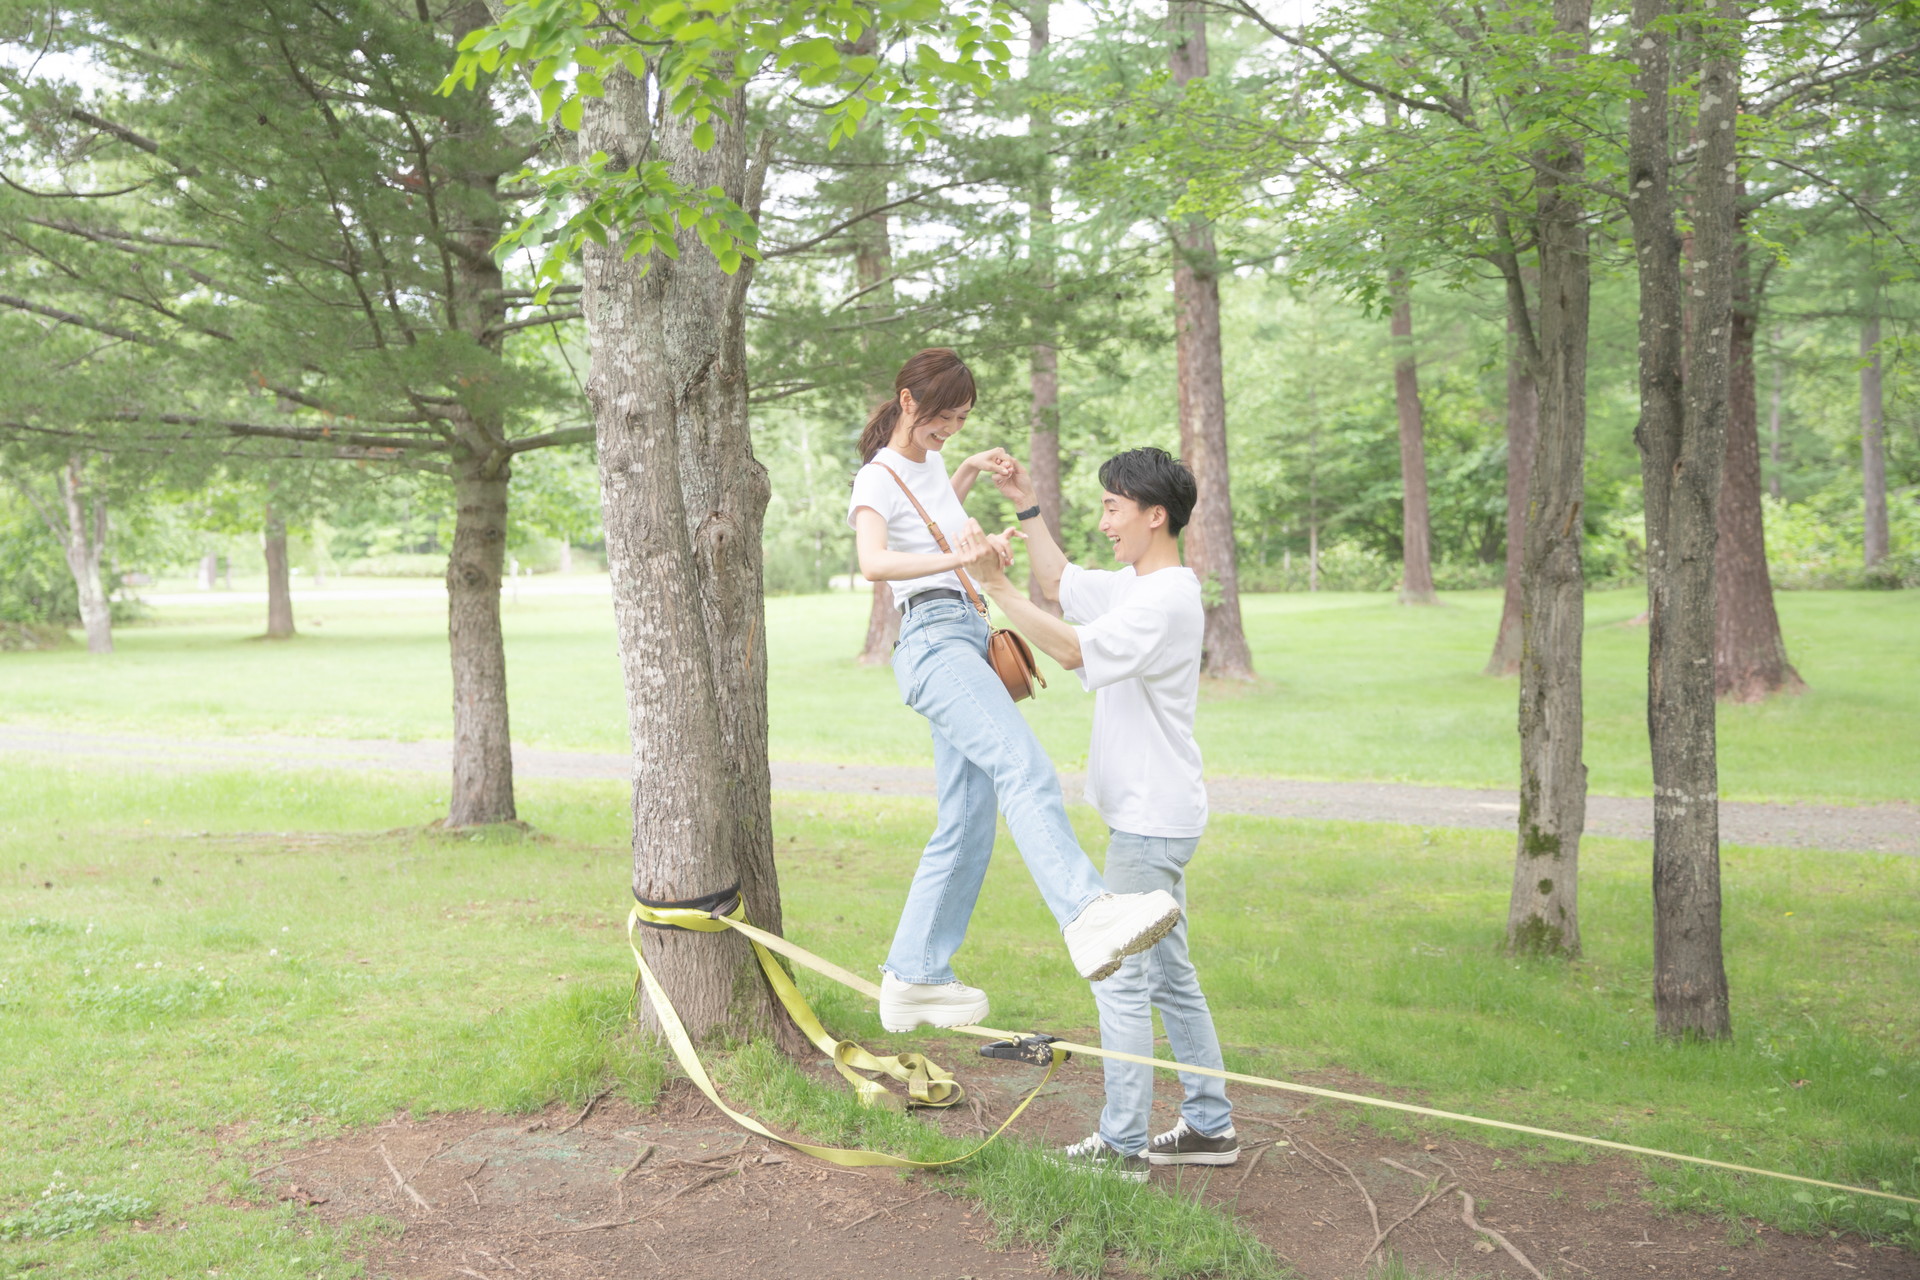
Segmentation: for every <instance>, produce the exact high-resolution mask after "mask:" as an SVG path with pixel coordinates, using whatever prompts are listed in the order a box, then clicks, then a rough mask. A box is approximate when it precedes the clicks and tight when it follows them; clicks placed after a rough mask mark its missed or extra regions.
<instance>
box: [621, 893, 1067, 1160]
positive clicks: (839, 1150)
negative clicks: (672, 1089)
mask: <svg viewBox="0 0 1920 1280" xmlns="http://www.w3.org/2000/svg"><path fill="white" fill-rule="evenodd" d="M697 901H702V902H708V903H710V905H708V906H704V907H689V906H656V905H653V904H651V903H647V902H644V901H643V902H637V903H635V904H634V908H633V910H632V912H630V913H629V914H628V916H627V945H628V946H629V947H631V948H633V961H634V964H636V965H637V966H638V967H639V974H638V976H637V977H636V978H635V981H634V994H635V995H636V996H637V995H638V994H639V992H640V990H641V988H643V987H644V988H645V989H646V993H647V998H648V999H649V1000H651V1001H653V1011H654V1013H655V1014H656V1015H658V1017H659V1019H660V1030H661V1033H662V1034H663V1035H665V1036H666V1038H667V1043H668V1044H669V1045H671V1046H673V1056H674V1057H676V1058H678V1059H679V1060H680V1069H681V1070H683V1071H685V1072H686V1073H687V1076H688V1078H689V1079H691V1080H692V1081H693V1082H694V1084H695V1085H697V1086H699V1089H700V1092H702V1093H704V1094H706V1095H707V1100H708V1101H710V1102H712V1103H713V1105H714V1106H716V1107H718V1108H720V1110H721V1111H723V1112H725V1113H726V1114H727V1115H728V1116H729V1117H731V1118H732V1120H733V1122H734V1123H735V1124H737V1125H739V1126H740V1127H741V1128H743V1129H747V1130H749V1131H750V1132H753V1133H757V1134H759V1135H760V1136H761V1137H763V1138H771V1139H773V1140H774V1141H775V1142H778V1143H780V1144H782V1145H783V1146H789V1147H792V1148H793V1149H794V1150H796V1151H804V1152H805V1153H806V1154H808V1155H810V1156H817V1157H819V1158H820V1159H822V1160H826V1161H828V1162H830V1163H833V1164H838V1165H846V1166H849V1167H852V1166H874V1165H879V1166H883V1167H887V1168H898V1169H933V1168H938V1167H939V1166H941V1165H946V1164H958V1163H960V1162H961V1161H963V1160H970V1159H972V1158H973V1157H974V1156H976V1155H978V1154H980V1152H981V1151H982V1150H984V1149H985V1148H986V1146H987V1145H988V1143H991V1142H992V1141H993V1140H994V1139H995V1138H998V1137H999V1136H1000V1135H1001V1134H1002V1133H1004V1132H1005V1131H1006V1128H1007V1126H1008V1125H1010V1124H1012V1123H1013V1122H1014V1121H1015V1120H1017V1119H1019V1118H1020V1113H1021V1112H1023V1111H1025V1110H1026V1109H1027V1104H1028V1103H1030V1102H1032V1101H1033V1100H1034V1098H1035V1097H1036V1096H1038V1095H1039V1093H1040V1090H1041V1089H1043V1088H1045V1087H1046V1085H1047V1082H1048V1081H1050V1080H1052V1079H1053V1077H1054V1073H1055V1072H1057V1071H1058V1070H1059V1069H1060V1063H1062V1062H1064V1061H1065V1060H1066V1058H1067V1055H1066V1054H1049V1055H1048V1061H1047V1074H1046V1075H1045V1076H1043V1077H1042V1078H1041V1080H1040V1083H1039V1084H1037V1085H1035V1086H1034V1087H1033V1090H1032V1092H1030V1093H1028V1094H1027V1096H1026V1097H1025V1098H1023V1099H1021V1101H1020V1105H1019V1106H1017V1107H1015V1108H1014V1109H1013V1112H1012V1114H1010V1115H1009V1116H1008V1117H1007V1118H1006V1119H1005V1120H1004V1121H1002V1122H1001V1125H1000V1127H999V1128H998V1129H995V1130H994V1131H993V1132H992V1133H991V1134H989V1135H988V1137H987V1140H986V1141H985V1142H982V1143H981V1144H980V1145H979V1146H977V1147H975V1148H974V1149H973V1150H971V1151H969V1152H967V1153H966V1154H965V1155H960V1156H955V1157H953V1158H952V1159H951V1160H909V1159H907V1158H906V1157H905V1156H890V1155H887V1154H886V1153H884V1152H880V1151H852V1150H848V1149H846V1148H844V1147H822V1146H816V1145H814V1144H813V1143H809V1142H797V1141H795V1140H794V1139H792V1138H783V1137H781V1136H780V1135H779V1134H777V1133H775V1132H774V1131H773V1130H771V1129H769V1128H767V1127H766V1126H765V1125H763V1124H761V1123H760V1122H759V1121H758V1120H755V1119H754V1118H753V1117H752V1116H748V1115H742V1114H741V1113H740V1112H738V1111H735V1110H734V1109H733V1108H732V1107H730V1106H728V1105H727V1104H726V1103H725V1102H724V1101H722V1100H721V1097H720V1091H719V1090H718V1089H717V1088H715V1087H714V1083H713V1078H712V1077H711V1076H709V1075H708V1074H707V1069H706V1068H705V1067H704V1066H702V1065H701V1063H700V1055H699V1054H698V1053H696V1052H695V1051H694V1047H693V1039H692V1037H690V1036H688V1035H687V1029H686V1026H685V1024H683V1023H682V1022H681V1021H680V1015H679V1013H678V1012H676V1011H675V1010H674V1007H673V1002H672V1001H671V1000H669V999H667V993H666V992H665V991H664V990H662V989H661V986H660V982H659V980H658V979H657V978H655V977H654V976H653V970H651V969H649V968H647V960H646V957H645V956H644V955H642V954H641V952H640V939H639V937H638V936H637V935H636V934H635V932H634V930H635V929H636V928H638V927H641V926H646V927H650V928H655V929H661V928H666V929H691V930H693V931H694V932H696V933H719V932H721V931H722V930H724V929H729V928H731V929H737V930H739V931H740V932H743V933H745V934H746V935H747V937H748V939H749V940H750V941H751V942H752V943H753V953H754V955H755V957H757V958H758V959H759V961H760V969H761V971H762V972H763V973H765V974H766V975H767V982H768V984H769V985H771V986H772V987H773V992H774V994H775V995H777V996H779V997H780V1003H781V1005H782V1007H784V1008H785V1009H786V1011H787V1014H788V1016H790V1017H791V1018H792V1019H793V1021H794V1024H795V1025H796V1026H798V1027H799V1028H800V1030H801V1031H802V1032H804V1033H805V1034H806V1037H807V1039H809V1040H811V1041H813V1043H814V1047H815V1048H817V1049H819V1050H820V1052H822V1053H824V1054H825V1055H826V1056H827V1058H828V1059H829V1060H830V1061H831V1062H832V1063H833V1065H834V1069H835V1070H837V1071H839V1073H840V1074H841V1075H843V1076H845V1077H846V1078H847V1080H848V1082H849V1083H851V1084H852V1085H853V1091H854V1096H855V1097H856V1098H858V1099H859V1100H860V1102H861V1104H862V1105H864V1106H870V1107H871V1106H893V1107H902V1108H904V1106H905V1105H912V1106H920V1107H950V1106H952V1105H953V1104H954V1103H956V1102H958V1101H960V1099H961V1098H962V1097H963V1096H964V1091H963V1090H962V1089H961V1088H960V1086H959V1085H958V1084H957V1083H955V1081H954V1078H953V1075H952V1073H951V1072H949V1071H947V1070H946V1069H945V1068H943V1067H940V1066H937V1065H936V1064H934V1063H933V1062H930V1061H928V1060H927V1058H926V1057H925V1056H924V1055H922V1054H918V1053H901V1054H893V1055H889V1056H884V1057H883V1056H881V1055H879V1054H875V1053H869V1052H868V1051H867V1050H866V1049H864V1048H862V1047H861V1046H860V1045H858V1044H855V1043H854V1042H853V1041H851V1040H838V1039H835V1038H834V1037H833V1036H832V1035H830V1034H828V1032H827V1029H826V1028H825V1027H824V1026H822V1025H821V1024H820V1018H819V1016H818V1015H817V1014H815V1013H814V1011H813V1006H811V1005H809V1004H808V1003H807V998H806V997H805V996H803V995H801V994H800V988H798V987H796V986H795V985H794V984H793V978H792V977H791V976H790V975H789V974H788V973H787V971H786V970H785V969H783V968H781V967H780V962H779V961H777V960H775V959H774V958H773V955H772V953H771V952H770V951H769V950H768V949H767V948H766V946H764V945H763V944H762V943H761V941H760V939H761V938H772V937H773V935H772V934H770V933H763V932H761V931H760V930H759V929H756V928H754V927H753V926H752V925H750V924H747V923H746V911H747V908H746V903H745V902H744V901H743V900H742V899H741V897H740V894H739V891H738V889H737V888H736V889H730V890H727V891H726V892H725V893H722V894H714V895H710V896H709V898H707V899H698V900H697ZM781 941H782V942H783V943H784V940H781ZM795 949H796V950H798V948H795ZM814 963H815V964H816V965H822V964H826V961H824V960H820V959H818V957H814ZM839 972H840V973H841V974H842V975H843V976H842V977H841V979H840V980H841V981H843V982H852V983H856V984H857V983H858V982H859V980H858V979H856V978H854V976H853V975H852V974H850V973H847V972H846V971H845V970H840V971H839ZM861 985H864V986H865V987H866V988H867V990H868V992H869V994H871V995H873V996H874V997H875V998H878V996H879V994H880V989H879V988H878V987H875V986H874V985H873V984H872V983H865V984H861ZM634 1012H635V1013H638V1012H639V1010H638V1009H637V1008H636V1009H635V1011H634ZM862 1071H871V1072H877V1073H880V1074H883V1075H887V1076H890V1077H892V1078H893V1079H895V1080H898V1081H900V1082H901V1083H902V1084H904V1085H906V1087H907V1102H906V1103H904V1104H903V1103H902V1100H901V1099H900V1098H899V1097H898V1096H897V1095H896V1094H893V1093H890V1092H888V1090H887V1088H886V1086H885V1085H882V1084H881V1083H879V1082H878V1081H876V1080H869V1079H867V1078H866V1077H865V1076H863V1075H861V1074H860V1072H862Z"/></svg>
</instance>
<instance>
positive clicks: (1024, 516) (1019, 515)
mask: <svg viewBox="0 0 1920 1280" xmlns="http://www.w3.org/2000/svg"><path fill="white" fill-rule="evenodd" d="M1039 514H1040V504H1039V503H1037V502H1036V503H1034V504H1033V505H1032V506H1030V507H1028V508H1027V509H1026V510H1025V511H1016V512H1014V513H1013V518H1014V519H1015V520H1031V519H1033V518H1034V517H1035V516H1037V515H1039Z"/></svg>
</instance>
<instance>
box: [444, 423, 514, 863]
mask: <svg viewBox="0 0 1920 1280" xmlns="http://www.w3.org/2000/svg"><path fill="white" fill-rule="evenodd" d="M454 466H455V470H454V481H453V500H454V517H453V550H452V553H451V554H450V555H448V557H447V648H448V652H449V654H450V656H451V659H452V663H453V796H452V800H451V802H450V803H449V805H448V806H447V825H448V826H449V827H470V826H479V825H482V824H485V823H489V822H511V821H513V820H514V818H515V816H516V814H515V812H514V804H513V738H512V734H511V732H510V730H509V728H508V724H507V650H506V642H505V640H504V639H503V637H502V636H501V634H500V585H501V580H502V576H503V573H502V571H503V569H504V568H505V564H506V555H507V463H506V459H505V458H493V457H488V456H475V455H474V454H472V453H464V454H461V455H458V456H457V457H456V460H455V464H454Z"/></svg>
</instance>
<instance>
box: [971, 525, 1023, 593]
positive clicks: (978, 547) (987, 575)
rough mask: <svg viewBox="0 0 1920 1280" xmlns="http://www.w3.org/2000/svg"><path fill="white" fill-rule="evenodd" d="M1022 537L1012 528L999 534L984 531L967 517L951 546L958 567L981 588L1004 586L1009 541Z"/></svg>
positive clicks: (1010, 560) (1010, 559)
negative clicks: (961, 530) (964, 525)
mask: <svg viewBox="0 0 1920 1280" xmlns="http://www.w3.org/2000/svg"><path fill="white" fill-rule="evenodd" d="M1026 536H1027V535H1026V534H1024V533H1022V532H1020V530H1018V529H1012V528H1010V529H1007V530H1006V531H1005V532H1003V533H988V532H987V531H986V530H984V529H982V528H981V527H980V522H979V521H978V520H971V519H970V520H968V521H967V527H966V529H965V530H964V531H963V532H962V533H961V534H960V541H959V543H958V544H957V545H956V546H955V547H954V554H956V555H958V556H959V557H960V564H959V565H958V567H959V568H962V569H965V570H966V571H967V572H968V573H969V574H971V575H972V576H973V580H974V581H975V582H977V583H979V584H980V585H981V587H983V588H985V589H988V590H991V589H992V588H994V587H998V586H1004V585H1006V582H1007V566H1008V565H1010V564H1012V563H1013V540H1014V539H1015V538H1025V537H1026Z"/></svg>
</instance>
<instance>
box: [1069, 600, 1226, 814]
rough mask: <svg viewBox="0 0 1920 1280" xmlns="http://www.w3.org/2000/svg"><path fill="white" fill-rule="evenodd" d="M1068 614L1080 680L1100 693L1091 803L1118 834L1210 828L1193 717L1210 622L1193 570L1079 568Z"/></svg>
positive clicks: (1090, 764)
mask: <svg viewBox="0 0 1920 1280" xmlns="http://www.w3.org/2000/svg"><path fill="white" fill-rule="evenodd" d="M1060 608H1061V612H1062V613H1064V614H1065V615H1066V619H1067V621H1068V622H1071V623H1074V624H1076V630H1077V631H1078V632H1079V639H1080V658H1081V663H1082V665H1081V667H1080V670H1079V671H1078V672H1077V673H1076V674H1078V675H1079V677H1080V683H1081V684H1082V685H1084V686H1086V687H1087V688H1088V689H1091V690H1095V693H1094V701H1093V745H1092V747H1091V748H1090V749H1089V751H1088V753H1087V803H1088V804H1090V805H1092V806H1093V807H1094V809H1095V810H1096V811H1097V812H1098V813H1099V814H1100V817H1101V820H1102V821H1104V822H1105V823H1106V824H1107V825H1108V826H1109V827H1111V828H1113V829H1114V830H1115V831H1126V832H1130V833H1131V834H1133V835H1137V836H1162V837H1167V838H1172V839H1190V838H1192V837H1195V836H1198V835H1200V834H1202V833H1203V832H1205V831H1206V829H1207V785H1206V783H1205V782H1204V781H1203V780H1202V778H1201V773H1200V746H1199V744H1198V743H1196V742H1195V741H1194V740H1193V717H1194V712H1195V711H1196V710H1197V709H1198V708H1199V703H1200V642H1201V640H1202V638H1203V637H1204V635H1205V632H1206V626H1207V620H1206V613H1205V610H1204V608H1203V606H1202V604H1201V599H1200V579H1198V578H1197V577H1195V576H1194V573H1193V570H1191V569H1188V568H1186V567H1184V566H1181V567H1178V568H1174V567H1169V568H1165V569H1159V570H1156V571H1154V572H1153V573H1150V574H1147V575H1146V576H1145V577H1139V576H1137V575H1136V574H1135V573H1134V571H1133V566H1132V565H1128V566H1127V567H1126V568H1124V569H1121V570H1120V571H1118V572H1117V573H1115V572H1108V571H1105V570H1100V569H1082V568H1081V567H1080V566H1079V565H1074V564H1070V565H1068V566H1067V567H1066V570H1065V572H1064V573H1062V574H1061V577H1060Z"/></svg>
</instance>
